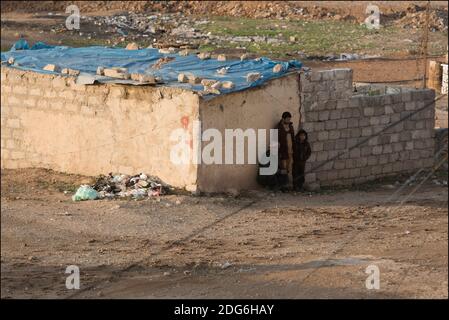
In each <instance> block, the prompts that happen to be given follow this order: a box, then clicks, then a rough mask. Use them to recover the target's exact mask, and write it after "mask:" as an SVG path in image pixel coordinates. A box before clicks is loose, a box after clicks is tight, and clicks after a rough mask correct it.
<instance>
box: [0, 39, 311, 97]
mask: <svg viewBox="0 0 449 320" xmlns="http://www.w3.org/2000/svg"><path fill="white" fill-rule="evenodd" d="M167 56H168V57H172V58H175V59H174V60H172V61H170V62H168V63H166V64H163V65H162V67H161V68H160V69H153V68H151V66H152V65H153V64H154V63H156V61H157V60H158V59H160V58H163V57H167ZM10 57H14V60H15V62H14V64H15V65H12V67H16V68H19V69H23V70H32V71H36V72H41V73H54V72H51V71H45V70H42V68H43V67H45V66H46V65H47V64H55V65H57V66H58V67H60V68H61V69H62V68H71V69H75V70H79V71H80V72H81V75H83V74H89V75H93V76H95V75H96V71H97V68H98V67H99V66H101V67H105V68H110V67H124V68H127V69H128V72H129V73H141V74H151V75H154V76H156V77H158V78H160V79H161V80H162V82H163V85H165V86H174V87H180V88H185V89H190V90H194V91H200V90H203V86H202V85H200V84H197V85H192V84H189V83H180V82H178V75H179V74H180V73H184V74H187V75H188V74H193V75H195V76H198V77H200V78H205V79H215V80H218V81H232V82H233V83H234V85H235V87H234V88H232V89H227V90H222V92H223V93H228V92H235V91H240V90H244V89H247V88H251V87H255V86H259V85H261V84H262V83H264V82H266V81H268V80H270V79H273V78H278V77H280V76H282V75H284V74H286V73H288V72H291V71H293V70H299V69H300V68H301V67H302V63H301V62H299V61H296V60H291V61H288V62H280V61H273V60H271V59H268V58H260V59H256V60H243V61H240V60H226V61H218V60H217V59H213V58H211V59H207V60H201V59H199V58H198V57H197V55H196V54H190V55H188V56H180V55H179V54H177V53H173V54H162V53H159V51H158V49H140V50H126V49H123V48H110V47H101V46H91V47H82V48H71V47H67V46H50V45H47V44H45V43H42V42H38V43H36V44H35V45H34V46H32V47H31V48H30V47H29V46H28V43H27V42H26V41H24V40H20V41H18V42H17V43H15V44H14V45H13V47H12V48H11V50H10V51H8V52H2V54H1V60H2V61H7V60H8V59H9V58H10ZM278 63H279V64H282V66H283V70H282V71H281V72H278V73H275V72H273V67H274V66H275V65H276V64H278ZM221 68H227V73H226V74H225V75H220V74H218V73H217V71H218V70H219V69H221ZM252 72H258V73H260V74H261V76H262V77H261V78H260V79H259V80H257V81H255V82H247V80H246V76H247V74H248V73H252ZM104 78H105V77H103V80H106V81H104V82H118V83H123V82H124V81H123V80H119V79H113V78H108V79H104ZM100 82H101V81H100Z"/></svg>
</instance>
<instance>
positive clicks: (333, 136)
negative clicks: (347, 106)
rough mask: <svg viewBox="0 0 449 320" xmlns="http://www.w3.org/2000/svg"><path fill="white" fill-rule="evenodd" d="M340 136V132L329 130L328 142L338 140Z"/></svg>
mask: <svg viewBox="0 0 449 320" xmlns="http://www.w3.org/2000/svg"><path fill="white" fill-rule="evenodd" d="M340 136H341V133H340V130H330V131H329V137H328V138H329V140H335V139H339V138H340Z"/></svg>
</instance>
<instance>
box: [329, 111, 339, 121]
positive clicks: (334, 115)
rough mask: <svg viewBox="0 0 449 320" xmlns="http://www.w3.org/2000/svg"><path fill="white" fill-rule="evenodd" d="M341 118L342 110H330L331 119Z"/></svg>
mask: <svg viewBox="0 0 449 320" xmlns="http://www.w3.org/2000/svg"><path fill="white" fill-rule="evenodd" d="M340 118H341V111H340V110H332V111H331V112H330V115H329V119H331V120H337V119H340Z"/></svg>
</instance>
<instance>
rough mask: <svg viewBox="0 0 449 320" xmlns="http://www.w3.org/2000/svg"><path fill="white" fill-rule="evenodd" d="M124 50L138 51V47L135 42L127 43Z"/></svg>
mask: <svg viewBox="0 0 449 320" xmlns="http://www.w3.org/2000/svg"><path fill="white" fill-rule="evenodd" d="M126 50H139V45H138V44H137V43H135V42H131V43H128V44H127V46H126Z"/></svg>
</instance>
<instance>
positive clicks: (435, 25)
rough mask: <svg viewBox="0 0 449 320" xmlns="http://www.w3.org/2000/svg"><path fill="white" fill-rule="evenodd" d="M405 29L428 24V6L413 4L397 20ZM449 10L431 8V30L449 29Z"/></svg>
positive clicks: (397, 23)
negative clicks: (448, 26) (448, 27)
mask: <svg viewBox="0 0 449 320" xmlns="http://www.w3.org/2000/svg"><path fill="white" fill-rule="evenodd" d="M395 24H396V25H399V26H401V27H403V28H405V29H418V28H423V27H424V26H425V25H426V8H425V7H424V6H422V7H420V6H417V5H411V6H410V7H408V8H407V11H406V12H405V13H404V15H403V16H402V17H400V18H399V19H397V20H396V21H395ZM447 24H448V12H447V8H446V9H445V10H444V9H431V11H430V13H429V30H430V31H447Z"/></svg>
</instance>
